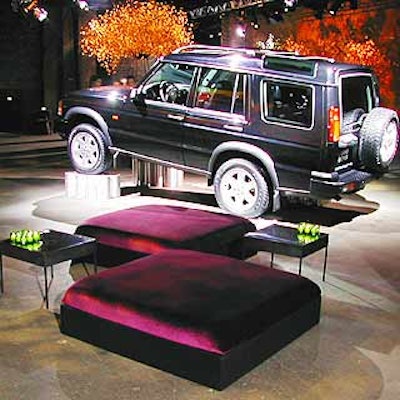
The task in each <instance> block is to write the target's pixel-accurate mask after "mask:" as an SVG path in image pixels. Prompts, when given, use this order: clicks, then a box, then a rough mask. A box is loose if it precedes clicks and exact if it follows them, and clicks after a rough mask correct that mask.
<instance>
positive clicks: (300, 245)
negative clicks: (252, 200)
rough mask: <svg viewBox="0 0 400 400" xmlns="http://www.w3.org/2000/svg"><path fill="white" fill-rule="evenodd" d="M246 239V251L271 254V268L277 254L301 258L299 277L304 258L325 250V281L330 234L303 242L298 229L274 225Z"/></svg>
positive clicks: (250, 234) (251, 233) (248, 235)
mask: <svg viewBox="0 0 400 400" xmlns="http://www.w3.org/2000/svg"><path fill="white" fill-rule="evenodd" d="M244 238H245V239H244V243H245V247H246V249H250V250H252V251H267V252H270V253H271V267H273V265H274V254H275V253H276V254H282V255H286V256H291V257H297V258H300V261H299V275H301V268H302V261H303V258H304V257H306V256H308V255H310V254H312V253H315V252H316V251H318V250H321V249H325V258H324V267H323V272H322V280H323V281H325V275H326V263H327V258H328V242H329V235H328V234H326V233H320V234H319V235H318V236H315V237H313V238H311V237H310V238H309V240H308V241H303V240H301V239H300V238H299V235H298V231H297V229H296V228H292V227H289V226H285V225H279V224H273V225H270V226H268V227H266V228H263V229H259V230H258V231H254V232H249V233H247V234H246V235H245V236H244Z"/></svg>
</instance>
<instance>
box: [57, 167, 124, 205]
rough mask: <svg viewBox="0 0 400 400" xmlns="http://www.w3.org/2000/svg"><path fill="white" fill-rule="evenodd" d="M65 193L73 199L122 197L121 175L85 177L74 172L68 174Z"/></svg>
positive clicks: (66, 175) (66, 174)
mask: <svg viewBox="0 0 400 400" xmlns="http://www.w3.org/2000/svg"><path fill="white" fill-rule="evenodd" d="M65 193H66V196H67V197H68V198H71V199H82V200H108V199H114V198H117V197H119V196H120V195H121V188H120V175H119V174H101V175H85V174H79V173H78V172H74V171H73V172H66V173H65Z"/></svg>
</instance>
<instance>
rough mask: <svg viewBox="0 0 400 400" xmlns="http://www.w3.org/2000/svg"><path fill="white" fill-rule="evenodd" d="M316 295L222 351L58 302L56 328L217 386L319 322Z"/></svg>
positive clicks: (86, 340)
mask: <svg viewBox="0 0 400 400" xmlns="http://www.w3.org/2000/svg"><path fill="white" fill-rule="evenodd" d="M319 318H320V298H315V299H314V300H312V301H310V302H309V303H307V304H304V305H303V306H302V307H301V308H299V309H297V310H296V311H295V312H293V313H292V314H290V315H287V316H286V317H285V318H283V319H281V320H280V321H278V322H276V323H275V324H273V325H271V326H268V327H267V328H266V329H265V330H264V331H263V332H261V333H260V334H258V335H257V336H255V337H253V338H251V339H248V340H246V341H244V342H241V343H240V344H239V345H237V346H236V347H233V348H232V349H230V350H229V351H228V352H227V353H225V354H223V355H218V354H215V353H211V352H207V351H205V350H201V349H196V348H193V347H190V346H187V345H182V344H178V343H175V342H171V341H169V340H166V339H162V338H158V337H156V336H153V335H149V334H146V333H143V332H140V331H138V330H136V329H132V328H130V327H126V326H124V325H120V324H117V323H114V322H111V321H109V320H105V319H102V318H98V317H96V316H93V315H91V314H88V313H86V312H83V311H80V310H77V309H75V308H72V307H69V306H66V305H62V306H61V327H60V329H61V332H62V333H64V334H66V335H69V336H72V337H75V338H77V339H80V340H83V341H85V342H88V343H91V344H93V345H96V346H99V347H101V348H104V349H107V350H109V351H111V352H114V353H117V354H120V355H122V356H126V357H128V358H131V359H134V360H137V361H140V362H143V363H145V364H148V365H151V366H153V367H157V368H160V369H162V370H164V371H167V372H171V373H173V374H175V375H178V376H181V377H184V378H187V379H190V380H192V381H195V382H198V383H201V384H204V385H206V386H209V387H212V388H215V389H218V390H222V389H224V388H225V387H227V386H228V385H229V384H231V383H232V382H234V381H235V380H236V379H238V378H240V377H241V376H243V375H244V374H245V373H247V372H248V371H250V370H251V369H252V368H254V367H255V366H256V365H258V364H259V363H261V362H262V361H264V360H266V359H267V358H268V357H270V356H271V355H272V354H274V353H276V352H277V351H279V350H280V349H282V348H283V347H284V346H285V345H287V344H288V343H290V342H291V341H292V340H294V339H295V338H297V337H298V336H300V335H301V334H302V333H304V332H306V331H307V330H308V329H310V328H311V327H313V326H314V325H316V324H317V323H318V322H319Z"/></svg>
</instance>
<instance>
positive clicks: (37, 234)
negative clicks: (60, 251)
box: [33, 231, 40, 242]
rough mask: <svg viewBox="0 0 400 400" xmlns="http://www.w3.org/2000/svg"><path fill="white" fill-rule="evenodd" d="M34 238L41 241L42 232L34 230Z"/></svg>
mask: <svg viewBox="0 0 400 400" xmlns="http://www.w3.org/2000/svg"><path fill="white" fill-rule="evenodd" d="M33 240H34V241H35V242H39V241H40V232H39V231H33Z"/></svg>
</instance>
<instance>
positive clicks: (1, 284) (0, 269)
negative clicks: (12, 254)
mask: <svg viewBox="0 0 400 400" xmlns="http://www.w3.org/2000/svg"><path fill="white" fill-rule="evenodd" d="M2 258H3V256H2V255H1V254H0V290H1V293H4V280H3V279H4V278H3V262H2Z"/></svg>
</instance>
